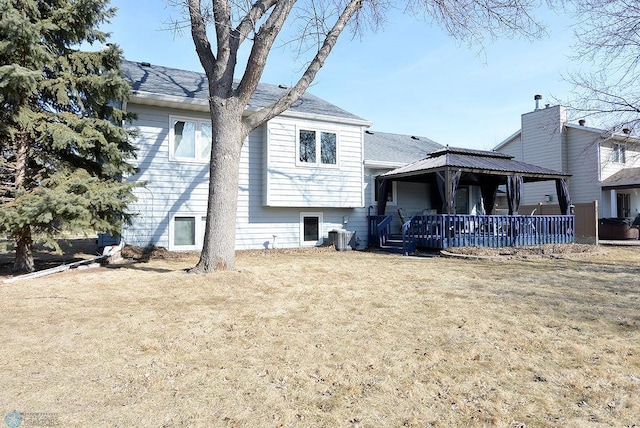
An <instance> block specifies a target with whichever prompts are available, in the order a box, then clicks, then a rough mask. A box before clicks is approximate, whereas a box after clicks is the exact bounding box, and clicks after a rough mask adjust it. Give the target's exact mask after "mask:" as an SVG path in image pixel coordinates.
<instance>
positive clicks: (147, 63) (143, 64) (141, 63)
mask: <svg viewBox="0 0 640 428" xmlns="http://www.w3.org/2000/svg"><path fill="white" fill-rule="evenodd" d="M138 64H140V66H141V67H151V63H150V62H139V63H138Z"/></svg>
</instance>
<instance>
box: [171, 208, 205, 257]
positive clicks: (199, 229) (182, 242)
mask: <svg viewBox="0 0 640 428" xmlns="http://www.w3.org/2000/svg"><path fill="white" fill-rule="evenodd" d="M198 220H199V221H198ZM206 221H207V217H206V216H204V215H191V214H176V215H175V216H173V217H172V219H171V222H170V224H169V250H171V251H173V250H178V251H179V250H198V249H201V248H202V242H203V239H204V227H205V224H206Z"/></svg>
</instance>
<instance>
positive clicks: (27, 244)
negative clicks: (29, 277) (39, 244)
mask: <svg viewBox="0 0 640 428" xmlns="http://www.w3.org/2000/svg"><path fill="white" fill-rule="evenodd" d="M15 236H16V261H15V263H14V265H13V270H14V271H16V272H33V271H34V270H35V266H34V262H33V240H32V239H31V226H25V227H23V228H22V229H21V230H20V231H18V233H16V235H15Z"/></svg>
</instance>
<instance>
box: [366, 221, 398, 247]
mask: <svg viewBox="0 0 640 428" xmlns="http://www.w3.org/2000/svg"><path fill="white" fill-rule="evenodd" d="M392 220H393V216H390V215H370V216H369V230H370V231H371V233H370V235H369V246H372V245H374V243H375V244H376V245H378V246H380V247H382V246H384V245H385V244H386V243H387V240H388V239H389V237H390V236H391V221H392Z"/></svg>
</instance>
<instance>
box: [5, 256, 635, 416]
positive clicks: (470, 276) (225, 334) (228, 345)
mask: <svg viewBox="0 0 640 428" xmlns="http://www.w3.org/2000/svg"><path fill="white" fill-rule="evenodd" d="M604 251H606V252H605V254H599V255H575V256H571V255H566V257H565V258H561V259H556V258H549V257H545V258H540V257H529V258H511V259H506V258H505V259H503V260H461V259H452V258H441V257H432V258H410V257H401V256H396V255H384V254H376V253H363V252H344V253H339V252H336V251H333V250H327V249H314V250H306V251H278V250H275V251H274V250H272V251H264V252H263V251H261V252H242V253H239V255H238V263H237V265H238V271H237V272H233V273H217V274H212V275H207V276H195V275H190V274H187V273H185V272H184V269H185V268H187V267H190V266H193V264H194V263H195V261H196V258H195V257H194V256H193V255H191V256H186V257H182V258H170V259H152V260H151V261H150V262H148V263H132V264H124V265H121V266H112V267H106V268H98V269H90V270H83V271H70V272H66V273H62V274H56V275H52V276H48V277H44V278H40V279H33V280H27V281H21V282H15V283H11V284H2V285H0V299H1V301H2V310H1V311H0V327H1V330H0V331H1V332H2V333H1V334H2V340H1V345H0V346H1V347H0V349H1V355H2V358H1V359H0V413H1V414H0V422H2V419H4V415H5V414H6V413H8V412H10V411H12V410H17V411H18V412H20V413H22V414H24V422H25V423H24V425H23V426H25V427H26V426H34V425H37V424H41V425H44V424H47V423H57V424H58V425H60V426H65V427H67V426H71V427H73V426H77V427H88V426H91V427H101V426H121V427H131V426H155V427H161V426H162V427H173V426H185V427H186V426H189V427H192V426H193V427H199V426H222V427H224V426H230V427H231V426H238V427H274V428H275V427H279V426H282V427H293V426H299V427H308V426H310V427H316V426H326V427H341V426H356V427H397V426H413V427H430V426H434V427H454V426H455V427H461V426H498V427H525V426H526V427H529V428H530V427H545V426H548V427H556V426H563V427H609V426H619V427H636V426H640V248H610V249H606V250H604ZM38 418H39V419H38ZM29 422H31V425H29Z"/></svg>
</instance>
